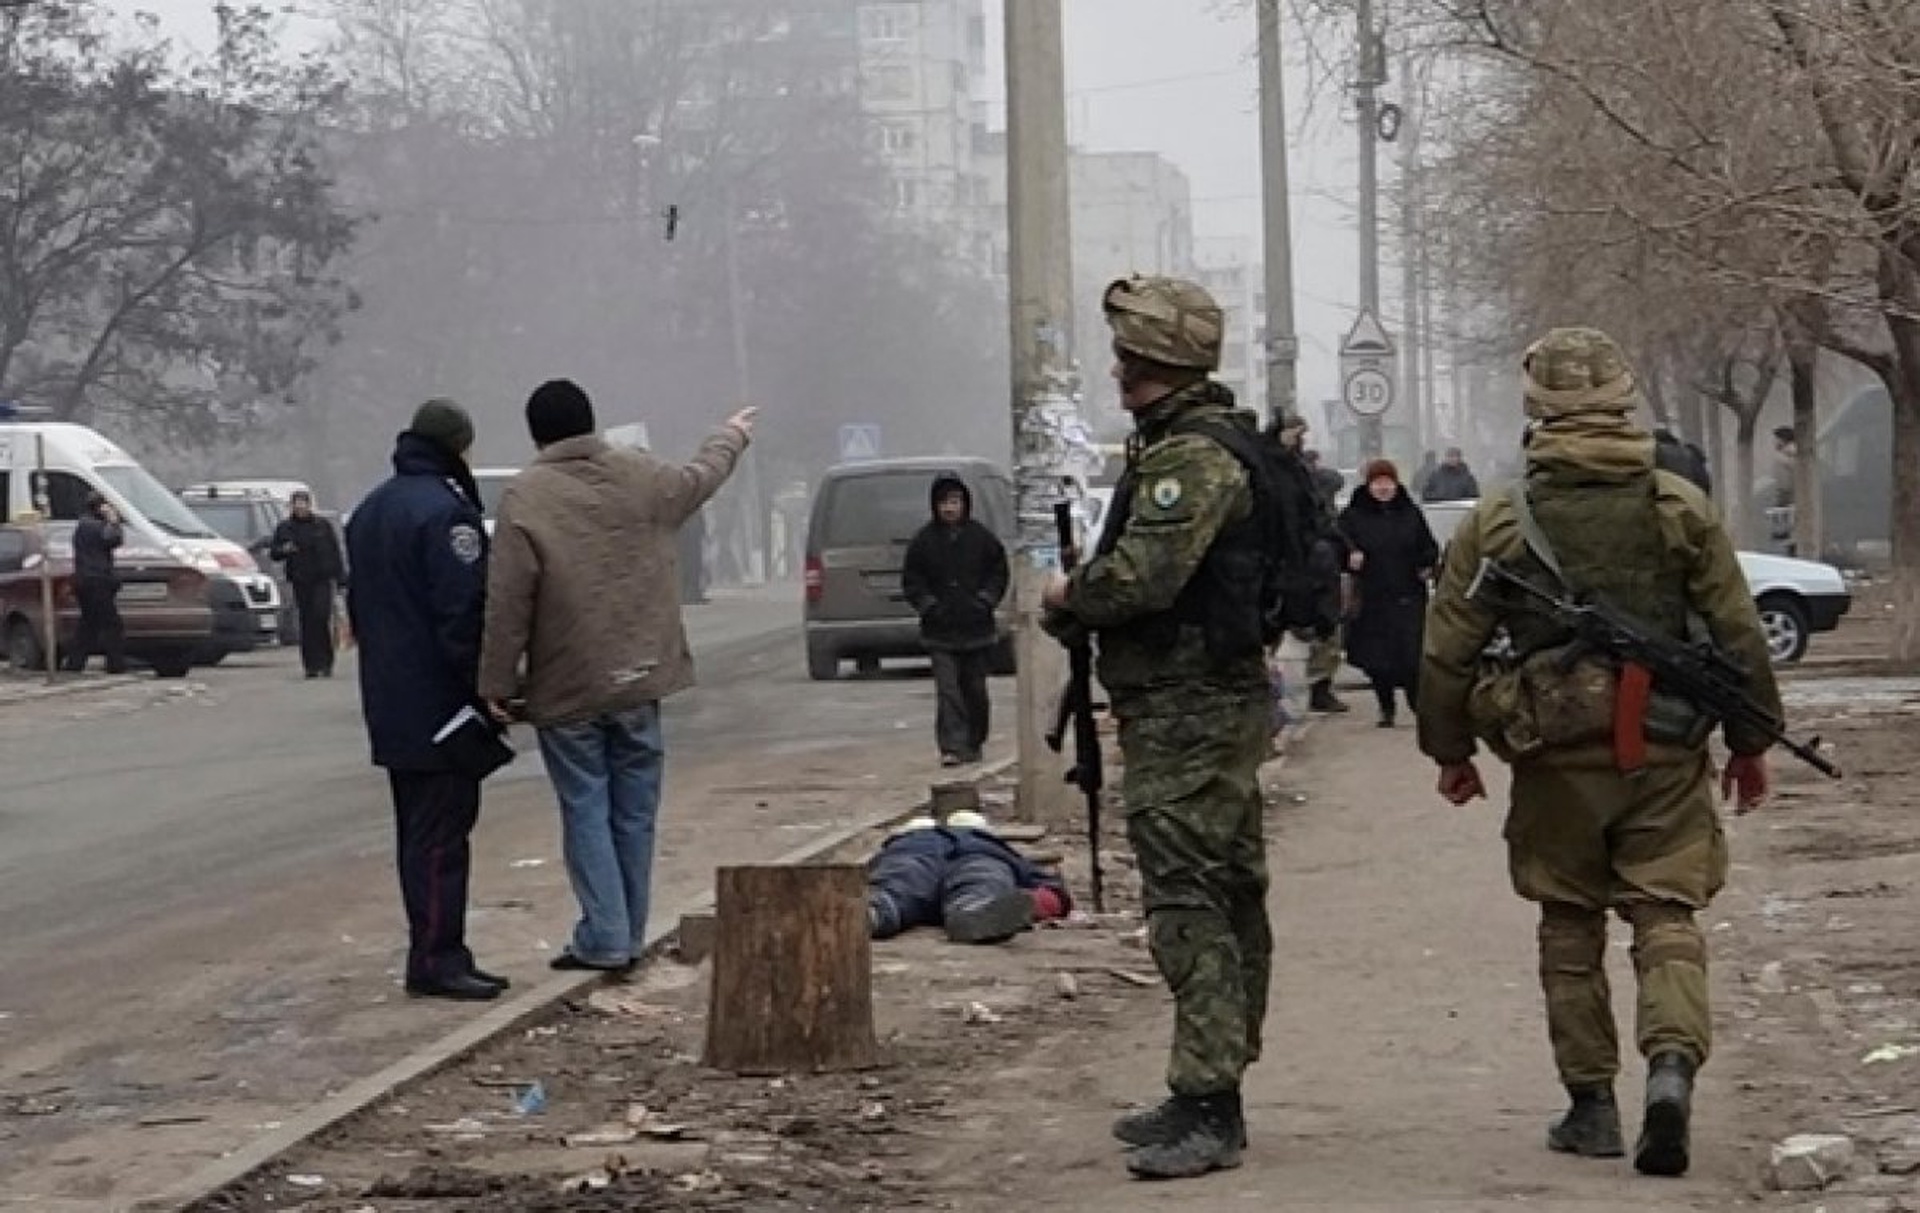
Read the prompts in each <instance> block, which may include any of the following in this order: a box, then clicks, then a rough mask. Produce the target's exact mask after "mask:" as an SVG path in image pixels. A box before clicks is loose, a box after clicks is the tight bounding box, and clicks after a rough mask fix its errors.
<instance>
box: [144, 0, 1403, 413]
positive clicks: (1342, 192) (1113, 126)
mask: <svg viewBox="0 0 1920 1213" xmlns="http://www.w3.org/2000/svg"><path fill="white" fill-rule="evenodd" d="M114 3H115V7H116V8H118V9H119V10H120V11H123V12H127V13H131V12H133V11H135V10H136V9H138V10H145V11H150V12H155V13H158V14H159V15H160V16H161V17H162V19H163V21H164V22H165V24H166V27H167V28H168V29H170V30H178V31H180V35H181V36H182V37H183V39H184V40H186V41H188V42H204V40H205V39H206V38H207V37H208V35H209V32H210V30H211V28H212V18H211V13H212V9H213V0H114ZM987 4H988V9H989V21H990V23H991V26H992V28H993V29H994V30H995V31H996V32H997V30H998V28H999V20H1000V0H987ZM1282 7H1283V8H1284V7H1286V6H1282ZM1066 13H1067V87H1068V90H1069V93H1070V95H1069V98H1068V114H1069V118H1070V121H1071V123H1072V136H1073V139H1074V141H1075V142H1076V144H1078V145H1079V146H1082V147H1085V148H1088V149H1091V150H1098V151H1155V152H1159V153H1161V154H1163V155H1165V156H1166V157H1167V158H1168V159H1170V160H1172V161H1173V162H1174V163H1176V164H1178V165H1179V166H1180V167H1181V168H1182V169H1183V170H1185V171H1186V173H1187V175H1188V176H1189V177H1190V178H1191V179H1192V182H1193V196H1194V200H1195V207H1194V210H1195V215H1196V229H1197V230H1196V232H1195V235H1196V236H1197V237H1199V238H1200V239H1202V240H1206V239H1208V238H1210V237H1242V238H1245V239H1247V240H1248V241H1250V242H1252V245H1253V247H1254V249H1255V251H1256V253H1257V251H1258V248H1259V239H1260V146H1259V118H1258V115H1257V113H1256V111H1255V108H1254V101H1255V88H1256V84H1257V77H1256V71H1255V68H1254V63H1253V56H1252V49H1253V42H1254V28H1253V15H1252V5H1251V3H1247V4H1244V5H1242V4H1236V3H1232V2H1231V0H1066ZM989 42H990V46H991V47H993V48H997V47H998V45H999V43H998V40H997V38H994V37H990V39H989ZM1297 66H1298V65H1297V64H1290V67H1291V68H1297ZM1290 85H1291V87H1290V92H1291V93H1292V94H1293V95H1292V96H1291V97H1290V98H1289V102H1288V104H1289V115H1288V116H1289V120H1290V122H1291V124H1292V126H1293V128H1294V135H1295V139H1294V150H1293V156H1292V166H1291V167H1292V173H1293V188H1292V191H1291V193H1292V197H1293V221H1294V242H1293V243H1294V251H1295V265H1294V281H1295V289H1294V294H1295V300H1296V308H1297V311H1298V323H1299V329H1300V336H1301V368H1300V379H1301V382H1300V396H1301V401H1302V403H1303V404H1305V405H1307V406H1308V407H1310V408H1311V407H1313V406H1316V405H1317V404H1318V402H1319V401H1321V400H1323V399H1326V398H1327V397H1329V396H1332V395H1334V394H1335V392H1336V384H1337V376H1336V373H1335V368H1334V363H1333V350H1334V349H1335V347H1336V346H1337V345H1338V343H1339V339H1340V337H1341V335H1342V334H1343V333H1344V332H1345V331H1346V329H1347V327H1348V326H1349V325H1350V324H1351V322H1352V309H1353V306H1354V301H1355V300H1356V298H1357V297H1358V294H1359V288H1358V284H1357V275H1358V271H1357V268H1356V266H1357V261H1358V256H1357V250H1356V239H1355V232H1354V223H1353V212H1352V197H1353V188H1354V187H1353V182H1354V167H1355V166H1354V161H1355V157H1354V155H1353V151H1352V145H1353V141H1354V135H1353V128H1352V124H1351V122H1350V121H1348V120H1347V119H1346V115H1347V113H1348V112H1349V109H1350V107H1349V106H1348V105H1347V104H1346V102H1345V100H1344V99H1343V98H1333V97H1325V96H1323V97H1320V98H1318V99H1316V100H1315V102H1314V105H1313V109H1312V121H1311V122H1310V123H1303V118H1304V117H1305V116H1306V115H1307V113H1308V110H1307V104H1306V102H1307V98H1306V97H1305V95H1304V93H1303V91H1302V90H1303V88H1304V86H1305V73H1304V72H1303V71H1299V70H1294V71H1293V74H1292V77H1291V79H1290ZM994 88H995V91H996V93H997V91H998V88H999V83H998V73H997V72H996V73H995V79H994ZM997 121H998V115H997V114H996V124H997ZM1303 125H1304V126H1305V127H1306V129H1304V130H1303V129H1302V127H1303ZM1390 173H1391V152H1390V149H1389V150H1388V151H1387V154H1386V155H1385V156H1383V163H1382V178H1383V180H1390ZM1382 277H1383V279H1384V281H1385V282H1386V283H1387V284H1389V285H1388V292H1387V293H1388V296H1389V306H1392V302H1391V295H1392V289H1391V284H1392V283H1394V282H1395V281H1397V278H1396V276H1395V275H1394V273H1393V270H1392V267H1391V266H1389V267H1387V268H1386V270H1385V271H1384V272H1383V275H1382ZM1389 319H1391V318H1389ZM1314 415H1317V414H1314Z"/></svg>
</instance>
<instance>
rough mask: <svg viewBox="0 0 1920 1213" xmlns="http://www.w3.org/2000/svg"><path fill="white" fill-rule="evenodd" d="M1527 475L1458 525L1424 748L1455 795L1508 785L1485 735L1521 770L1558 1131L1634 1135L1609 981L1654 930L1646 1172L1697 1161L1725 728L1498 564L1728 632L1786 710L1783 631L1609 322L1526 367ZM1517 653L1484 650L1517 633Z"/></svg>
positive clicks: (1681, 635) (1644, 1004) (1653, 621)
mask: <svg viewBox="0 0 1920 1213" xmlns="http://www.w3.org/2000/svg"><path fill="white" fill-rule="evenodd" d="M1525 381H1526V413H1527V417H1528V418H1529V419H1530V424H1529V438H1528V442H1527V446H1526V476H1525V478H1524V480H1522V481H1521V482H1520V483H1519V484H1517V485H1515V486H1514V487H1513V488H1512V489H1511V490H1510V491H1508V492H1506V493H1504V494H1500V495H1496V496H1493V497H1489V498H1485V499H1483V500H1482V501H1481V502H1480V504H1479V506H1478V507H1477V508H1476V509H1475V511H1474V512H1473V513H1472V514H1471V515H1470V516H1469V517H1468V518H1467V519H1466V520H1465V521H1463V522H1462V523H1461V525H1460V527H1459V529H1458V530H1457V531H1456V532H1455V533H1454V536H1453V540H1452V542H1451V544H1450V545H1449V547H1448V550H1447V553H1446V558H1445V561H1444V565H1445V567H1444V569H1443V571H1442V574H1441V577H1440V584H1439V588H1438V590H1437V592H1436V594H1435V597H1434V601H1433V606H1432V609H1431V612H1430V613H1429V615H1428V619H1427V627H1426V638H1425V652H1424V660H1423V663H1422V667H1421V673H1420V696H1419V707H1418V711H1419V717H1420V748H1421V749H1422V750H1423V751H1424V752H1425V753H1426V754H1427V755H1428V756H1429V757H1431V758H1432V759H1433V760H1434V761H1435V762H1436V763H1438V764H1439V766H1440V792H1441V794H1442V795H1443V796H1445V797H1446V798H1447V799H1448V800H1450V801H1452V802H1453V803H1455V804H1465V803H1467V802H1468V801H1469V800H1472V799H1473V798H1475V797H1476V796H1480V795H1484V788H1483V787H1482V785H1481V782H1480V776H1479V772H1478V771H1477V769H1476V768H1475V766H1474V762H1473V756H1474V752H1475V750H1476V748H1477V742H1480V741H1484V742H1486V743H1487V744H1488V746H1489V747H1490V748H1491V749H1492V750H1493V751H1494V753H1495V754H1496V755H1498V756H1499V757H1500V758H1502V759H1503V760H1505V761H1507V762H1508V763H1510V764H1511V765H1512V768H1513V786H1512V803H1511V807H1510V809H1509V813H1508V818H1507V826H1506V831H1505V837H1506V840H1507V847H1508V865H1509V871H1510V873H1511V876H1512V880H1513V886H1514V891H1515V892H1517V893H1519V895H1520V896H1522V897H1524V898H1526V899H1527V900H1529V901H1532V902H1535V903H1536V904H1538V905H1539V907H1540V928H1539V948H1540V975H1541V981H1542V984H1543V986H1544V992H1545V995H1546V1007H1547V1028H1548V1035H1549V1036H1550V1038H1551V1040H1552V1044H1553V1056H1554V1062H1555V1065H1556V1066H1557V1068H1558V1069H1559V1072H1560V1080H1561V1082H1562V1084H1563V1085H1564V1086H1565V1087H1566V1090H1567V1093H1568V1096H1569V1098H1570V1100H1571V1106H1570V1108H1569V1110H1568V1112H1567V1113H1566V1115H1565V1116H1563V1117H1562V1118H1561V1119H1559V1120H1558V1121H1556V1122H1554V1124H1553V1125H1552V1126H1551V1127H1550V1128H1549V1130H1548V1132H1547V1144H1548V1146H1549V1148H1551V1149H1553V1150H1556V1151H1560V1152H1563V1153H1569V1154H1577V1155H1582V1156H1586V1157H1595V1158H1605V1157H1616V1156H1619V1155H1621V1154H1623V1153H1624V1152H1625V1144H1624V1139H1623V1138H1622V1135H1621V1129H1620V1114H1619V1110H1618V1106H1617V1105H1616V1103H1615V1100H1614V1093H1613V1083H1614V1079H1615V1076H1616V1075H1617V1074H1618V1072H1619V1069H1620V1060H1619V1044H1618V1039H1617V1036H1616V1029H1615V1026H1614V1019H1613V1007H1612V1002H1611V999H1610V996H1609V992H1608V987H1607V976H1606V954H1607V912H1608V911H1609V910H1611V911H1613V912H1615V913H1617V914H1619V915H1620V916H1621V917H1622V918H1624V919H1625V920H1626V921H1627V922H1628V923H1629V924H1631V926H1632V928H1633V960H1634V971H1635V975H1636V977H1637V979H1638V982H1639V989H1640V997H1639V1014H1638V1017H1637V1025H1636V1026H1637V1029H1638V1036H1639V1040H1638V1045H1639V1049H1640V1052H1641V1053H1642V1055H1644V1056H1645V1057H1646V1058H1647V1064H1648V1076H1647V1087H1646V1111H1645V1115H1644V1117H1643V1119H1642V1122H1641V1131H1640V1137H1639V1143H1638V1145H1637V1146H1636V1148H1635V1151H1634V1165H1635V1166H1636V1167H1637V1168H1638V1169H1639V1170H1640V1171H1641V1172H1643V1173H1645V1174H1649V1175H1679V1174H1682V1173H1684V1172H1685V1171H1686V1169H1687V1164H1688V1153H1689V1143H1688V1126H1689V1121H1690V1118H1691V1115H1692V1092H1693V1080H1694V1075H1695V1073H1696V1071H1697V1070H1698V1069H1699V1067H1700V1066H1701V1065H1702V1064H1703V1063H1704V1062H1705V1061H1706V1059H1707V1055H1708V1052H1709V1048H1710V1045H1711V1039H1712V1024H1711V1020H1710V1016H1709V1013H1708V1005H1707V968H1706V966H1707V949H1706V941H1705V939H1704V937H1703V936H1702V935H1701V932H1700V928H1699V926H1698V925H1697V924H1696V922H1695V920H1694V916H1695V914H1696V913H1697V912H1698V911H1700V910H1702V909H1705V908H1706V906H1707V904H1708V903H1709V902H1710V901H1711V900H1712V898H1713V895H1714V894H1715V893H1717V892H1718V891H1719V890H1720V887H1721V885H1722V884H1723V883H1724V882H1725V880H1726V876H1727V848H1726V841H1725V839H1724V837H1723V836H1722V834H1721V830H1720V823H1719V818H1718V815H1717V813H1716V809H1715V805H1714V797H1713V781H1712V776H1713V769H1712V760H1711V758H1710V757H1709V755H1708V751H1707V744H1706V743H1707V738H1708V735H1709V734H1710V732H1711V731H1712V728H1713V727H1714V725H1715V723H1716V722H1715V721H1713V720H1712V719H1711V718H1709V717H1706V716H1705V715H1704V714H1703V713H1702V712H1701V711H1700V710H1699V709H1698V708H1697V707H1696V706H1695V705H1692V704H1690V703H1688V702H1686V701H1685V700H1683V699H1678V698H1676V697H1674V696H1672V695H1670V694H1668V693H1667V692H1666V691H1665V690H1664V689H1663V688H1660V687H1648V686H1647V685H1645V684H1644V683H1643V682H1642V681H1641V680H1640V678H1639V677H1638V675H1637V674H1635V673H1634V669H1633V667H1626V668H1624V669H1623V668H1619V667H1618V666H1617V665H1616V664H1615V663H1612V662H1609V661H1607V660H1605V659H1604V658H1600V657H1595V656H1590V655H1585V654H1583V652H1582V651H1581V650H1580V649H1579V648H1578V647H1577V646H1575V645H1574V644H1573V643H1572V642H1573V637H1572V636H1571V635H1570V634H1569V633H1568V632H1566V631H1565V629H1564V628H1562V627H1561V625H1560V624H1558V623H1557V622H1556V621H1555V620H1554V619H1553V618H1551V617H1550V616H1548V615H1545V614H1542V613H1540V612H1539V610H1538V609H1537V608H1536V607H1534V606H1533V604H1532V603H1531V602H1529V601H1528V600H1527V599H1526V598H1525V597H1524V596H1523V595H1520V594H1518V593H1517V592H1516V593H1511V594H1509V593H1502V592H1500V590H1498V589H1496V588H1490V587H1489V585H1488V584H1487V583H1486V581H1485V579H1484V578H1479V577H1478V573H1479V572H1480V569H1481V565H1482V562H1483V561H1493V562H1496V563H1498V564H1500V565H1502V566H1504V567H1505V568H1507V569H1508V570H1510V571H1512V572H1514V573H1516V574H1518V575H1519V576H1521V577H1524V578H1526V579H1527V580H1529V581H1531V582H1532V583H1533V584H1535V585H1537V586H1541V587H1544V588H1550V589H1553V590H1555V591H1557V592H1559V593H1561V594H1563V595H1570V596H1575V597H1579V596H1592V597H1594V598H1597V599H1600V600H1602V601H1604V602H1606V603H1608V604H1609V605H1611V606H1612V607H1614V608H1615V609H1617V610H1619V611H1622V612H1624V613H1626V614H1628V615H1630V616H1632V617H1633V618H1635V619H1636V620H1638V621H1639V622H1640V623H1641V624H1642V625H1643V626H1645V627H1646V628H1648V629H1649V630H1651V631H1653V632H1656V633H1659V634H1661V635H1664V636H1666V637H1669V638H1671V639H1674V640H1686V639H1689V638H1690V637H1693V636H1699V637H1700V638H1703V639H1704V638H1710V639H1711V640H1712V641H1713V642H1714V643H1715V644H1716V645H1717V646H1719V647H1720V648H1721V649H1722V650H1724V651H1726V652H1727V653H1728V654H1730V655H1731V656H1732V657H1733V658H1734V659H1735V660H1736V661H1737V662H1739V663H1740V664H1742V665H1743V666H1744V667H1745V668H1746V670H1747V671H1748V672H1749V686H1748V691H1749V693H1750V694H1751V696H1752V698H1753V699H1754V700H1755V702H1757V703H1759V704H1761V705H1762V706H1764V707H1765V708H1766V709H1767V710H1768V711H1770V712H1771V713H1773V714H1774V716H1775V717H1776V718H1779V717H1780V716H1781V708H1780V697H1779V692H1778V690H1777V689H1776V688H1775V686H1774V681H1773V673H1772V669H1771V667H1770V666H1769V664H1768V657H1767V645H1766V639H1765V636H1764V635H1763V634H1762V632H1761V630H1760V621H1759V618H1758V616H1757V614H1756V612H1755V610H1754V605H1753V600H1752V598H1750V597H1749V596H1748V593H1747V587H1746V582H1745V580H1744V579H1743V578H1742V576H1741V573H1740V565H1739V562H1738V561H1737V560H1736V559H1735V556H1734V549H1733V544H1732V542H1731V541H1730V540H1729V539H1728V537H1727V533H1726V531H1725V530H1724V529H1723V528H1722V527H1721V525H1720V521H1719V519H1718V517H1717V516H1716V514H1715V512H1714V509H1713V506H1712V505H1711V504H1710V503H1709V502H1708V500H1707V499H1706V497H1705V495H1704V494H1702V493H1701V492H1700V490H1699V489H1698V488H1696V487H1695V486H1694V485H1693V484H1692V483H1690V482H1689V481H1688V480H1686V479H1685V478H1683V477H1681V476H1678V475H1675V474H1673V473H1671V472H1667V471H1664V470H1656V468H1655V461H1654V443H1653V439H1652V437H1651V436H1650V435H1648V434H1646V433H1645V432H1643V431H1641V430H1640V429H1638V428H1637V427H1636V426H1635V425H1634V423H1633V414H1634V411H1635V409H1636V408H1637V407H1638V406H1639V403H1640V396H1639V391H1638V389H1637V387H1636V385H1635V382H1634V377H1633V371H1632V368H1631V367H1630V366H1629V365H1628V364H1627V360H1626V356H1625V355H1624V354H1623V353H1622V352H1621V350H1620V347H1619V346H1618V345H1616V344H1615V343H1614V342H1613V340H1612V339H1611V338H1609V337H1608V336H1607V335H1606V334H1605V333H1601V332H1598V331H1596V330H1594V329H1583V328H1574V329H1556V330H1554V331H1552V332H1550V333H1548V334H1547V335H1546V336H1545V337H1544V338H1542V339H1541V340H1540V341H1539V342H1538V343H1536V344H1535V345H1534V346H1533V347H1532V348H1531V349H1530V350H1528V352H1527V355H1526V361H1525ZM1498 629H1504V630H1505V632H1506V634H1507V636H1508V637H1509V639H1510V640H1511V642H1512V647H1513V657H1512V660H1511V663H1502V664H1501V665H1499V666H1487V665H1485V664H1483V660H1482V654H1483V652H1484V651H1485V650H1486V648H1487V645H1488V643H1489V642H1490V641H1491V640H1492V639H1493V637H1494V634H1495V632H1496V630H1498ZM1725 734H1726V742H1727V748H1728V749H1729V750H1730V751H1731V752H1732V754H1733V758H1732V759H1731V761H1730V762H1729V764H1728V766H1727V769H1726V771H1725V773H1724V776H1723V779H1722V788H1723V792H1724V793H1725V794H1728V795H1732V794H1734V793H1736V792H1737V794H1738V796H1739V799H1740V803H1741V806H1742V808H1743V809H1745V808H1752V807H1755V806H1757V805H1758V804H1760V803H1761V802H1762V801H1763V800H1764V799H1765V796H1766V793H1767V766H1766V760H1765V757H1764V755H1765V752H1766V750H1767V748H1768V746H1769V744H1770V743H1769V739H1768V738H1767V737H1765V736H1763V735H1761V734H1759V733H1757V732H1754V731H1753V730H1752V729H1751V728H1748V727H1743V726H1741V725H1739V724H1737V723H1733V722H1729V723H1727V724H1726V726H1725Z"/></svg>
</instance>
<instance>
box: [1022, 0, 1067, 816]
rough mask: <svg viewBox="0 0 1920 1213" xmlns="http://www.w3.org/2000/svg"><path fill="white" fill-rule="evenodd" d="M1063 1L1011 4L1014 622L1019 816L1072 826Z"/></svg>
mask: <svg viewBox="0 0 1920 1213" xmlns="http://www.w3.org/2000/svg"><path fill="white" fill-rule="evenodd" d="M1060 4H1061V0H1007V3H1006V55H1007V229H1008V231H1007V236H1008V245H1007V248H1008V252H1007V286H1008V290H1007V295H1008V300H1009V303H1010V305H1011V306H1010V312H1011V315H1010V320H1011V324H1012V330H1011V338H1012V345H1011V351H1012V355H1013V457H1014V465H1015V466H1014V478H1015V485H1014V501H1015V507H1016V512H1017V514H1018V521H1019V527H1020V544H1019V550H1018V554H1017V555H1016V557H1015V562H1014V578H1013V583H1014V608H1015V611H1016V612H1017V615H1018V623H1017V628H1018V630H1017V632H1016V653H1017V657H1018V661H1019V673H1018V684H1017V690H1018V695H1019V705H1018V708H1019V710H1018V717H1019V745H1020V751H1019V755H1020V788H1019V812H1020V814H1021V816H1023V817H1024V818H1026V819H1027V820H1030V821H1039V822H1043V823H1047V824H1064V823H1065V822H1067V821H1068V820H1070V818H1071V816H1072V814H1073V813H1074V812H1075V807H1076V806H1075V803H1074V800H1073V797H1072V796H1071V795H1070V794H1069V793H1070V789H1069V787H1068V785H1067V784H1066V782H1065V781H1064V779H1063V778H1062V773H1063V772H1062V763H1061V760H1060V759H1059V757H1058V756H1057V755H1054V754H1053V753H1052V752H1051V751H1050V750H1048V748H1047V745H1046V740H1045V738H1046V731H1047V726H1048V724H1049V723H1050V720H1049V716H1050V709H1051V708H1052V706H1053V704H1054V702H1055V699H1056V697H1057V696H1058V694H1059V692H1060V688H1061V687H1063V686H1064V685H1065V680H1066V660H1065V655H1064V653H1063V652H1062V650H1061V649H1060V646H1059V645H1057V644H1055V643H1053V641H1052V639H1051V638H1050V637H1048V636H1047V635H1046V634H1045V633H1044V632H1042V631H1041V630H1040V614H1041V605H1040V593H1041V590H1042V589H1043V587H1044V586H1045V584H1046V579H1047V575H1048V574H1049V573H1050V572H1051V571H1052V570H1053V568H1054V567H1056V565H1057V561H1056V560H1055V559H1053V558H1052V557H1053V553H1054V549H1055V546H1056V544H1057V542H1058V540H1057V537H1056V536H1055V534H1054V529H1053V504H1054V502H1055V501H1057V500H1059V497H1060V489H1059V479H1058V475H1057V472H1056V470H1055V469H1054V468H1053V467H1051V465H1050V460H1051V459H1052V457H1053V453H1054V452H1055V451H1057V449H1058V444H1057V441H1056V440H1057V438H1058V435H1059V421H1060V419H1061V416H1062V410H1063V409H1064V410H1065V411H1066V412H1068V413H1071V411H1072V409H1073V397H1074V390H1075V384H1074V371H1073V356H1072V354H1073V352H1072V350H1071V348H1070V343H1071V340H1072V333H1073V260H1072V253H1071V251H1070V250H1071V247H1072V245H1071V238H1072V223H1073V217H1072V210H1071V202H1072V200H1071V197H1070V195H1069V187H1068V172H1067V168H1068V159H1067V88H1066V69H1065V57H1066V53H1065V35H1064V32H1063V29H1062V23H1061V12H1060Z"/></svg>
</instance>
